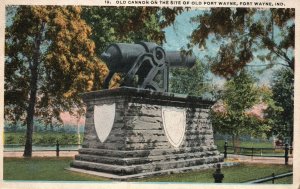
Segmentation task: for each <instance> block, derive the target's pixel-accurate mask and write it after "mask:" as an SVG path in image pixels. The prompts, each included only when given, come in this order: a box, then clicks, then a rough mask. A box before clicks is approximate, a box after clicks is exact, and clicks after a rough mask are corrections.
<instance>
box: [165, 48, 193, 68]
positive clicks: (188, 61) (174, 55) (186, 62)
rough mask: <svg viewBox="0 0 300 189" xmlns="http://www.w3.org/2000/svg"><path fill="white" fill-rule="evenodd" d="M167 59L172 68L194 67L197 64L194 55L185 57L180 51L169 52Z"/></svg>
mask: <svg viewBox="0 0 300 189" xmlns="http://www.w3.org/2000/svg"><path fill="white" fill-rule="evenodd" d="M166 57H167V60H168V63H169V65H170V67H189V68H190V67H192V66H194V65H195V63H196V57H195V56H194V55H184V54H182V53H181V52H180V51H167V52H166Z"/></svg>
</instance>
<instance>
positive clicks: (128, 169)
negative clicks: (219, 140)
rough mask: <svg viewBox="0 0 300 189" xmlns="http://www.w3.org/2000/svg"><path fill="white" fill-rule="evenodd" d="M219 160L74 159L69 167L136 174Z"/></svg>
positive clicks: (220, 158)
mask: <svg viewBox="0 0 300 189" xmlns="http://www.w3.org/2000/svg"><path fill="white" fill-rule="evenodd" d="M221 160H222V157H221V156H210V157H205V158H193V159H187V160H178V161H175V160H173V161H165V162H157V163H148V164H140V165H130V166H122V165H111V164H104V163H95V162H88V161H78V160H74V161H72V163H71V167H74V168H80V169H86V170H92V171H99V172H105V173H112V174H117V175H131V174H137V173H142V172H153V171H159V170H167V169H175V168H183V167H189V166H197V165H203V164H210V163H216V162H220V161H221Z"/></svg>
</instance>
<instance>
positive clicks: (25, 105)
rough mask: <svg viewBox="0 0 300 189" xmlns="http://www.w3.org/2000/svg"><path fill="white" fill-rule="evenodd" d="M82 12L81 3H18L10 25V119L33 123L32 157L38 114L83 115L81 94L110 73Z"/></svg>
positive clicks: (29, 144)
mask: <svg viewBox="0 0 300 189" xmlns="http://www.w3.org/2000/svg"><path fill="white" fill-rule="evenodd" d="M80 14H81V8H80V7H77V6H61V7H58V6H18V7H17V9H16V11H15V15H14V17H13V19H12V23H11V25H10V26H8V27H7V28H6V32H5V119H6V120H8V121H12V122H18V121H22V122H23V123H24V125H26V126H27V130H26V144H25V150H24V156H25V157H31V155H32V134H33V121H34V118H38V119H41V120H43V121H44V122H45V123H46V124H52V121H53V119H57V120H60V112H62V111H68V112H70V113H77V114H79V115H80V114H82V113H83V106H82V102H81V100H80V98H79V93H80V92H86V91H89V90H91V89H92V88H93V85H94V83H95V82H102V80H103V78H104V76H105V75H106V74H107V72H108V70H107V68H106V66H105V65H104V64H103V63H101V61H100V60H98V59H97V58H96V57H95V51H94V49H95V44H94V42H93V41H92V40H91V39H89V37H90V35H91V28H90V27H89V26H88V25H87V24H86V22H85V21H84V20H82V19H81V18H80ZM95 73H97V74H98V75H100V76H97V77H96V76H95Z"/></svg>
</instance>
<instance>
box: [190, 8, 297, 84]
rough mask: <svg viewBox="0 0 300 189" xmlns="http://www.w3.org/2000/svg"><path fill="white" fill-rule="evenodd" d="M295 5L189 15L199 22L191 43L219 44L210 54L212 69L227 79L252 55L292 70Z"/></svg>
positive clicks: (215, 10)
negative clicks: (283, 7)
mask: <svg viewBox="0 0 300 189" xmlns="http://www.w3.org/2000/svg"><path fill="white" fill-rule="evenodd" d="M294 19H295V9H267V10H259V9H250V8H211V9H209V10H208V11H206V12H205V13H204V14H201V15H199V16H197V17H194V18H193V19H192V21H193V22H195V23H197V24H199V26H198V27H197V28H196V29H195V30H194V31H193V33H192V35H191V41H190V46H194V45H198V46H199V47H202V46H204V47H205V46H206V43H207V41H211V42H213V43H214V44H215V45H217V46H219V52H218V53H217V55H216V56H213V57H209V58H208V61H209V62H210V63H211V70H212V72H213V73H215V74H217V75H220V76H223V77H225V78H227V79H229V78H231V77H233V76H235V75H236V74H238V73H239V72H240V71H241V70H243V69H244V67H245V66H247V65H248V64H249V63H250V62H252V60H254V58H255V57H257V58H259V59H260V60H261V61H262V62H264V63H265V65H266V68H269V67H272V66H273V65H276V64H282V65H284V66H287V67H289V68H291V69H292V70H294V53H293V52H294V48H295V40H294V38H295V23H294Z"/></svg>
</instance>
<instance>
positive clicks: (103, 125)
mask: <svg viewBox="0 0 300 189" xmlns="http://www.w3.org/2000/svg"><path fill="white" fill-rule="evenodd" d="M115 112H116V104H115V103H114V104H103V105H99V106H94V125H95V129H96V133H97V135H98V138H99V140H100V141H101V142H104V141H105V140H106V138H107V137H108V135H109V133H110V131H111V129H112V127H113V124H114V120H115Z"/></svg>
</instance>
